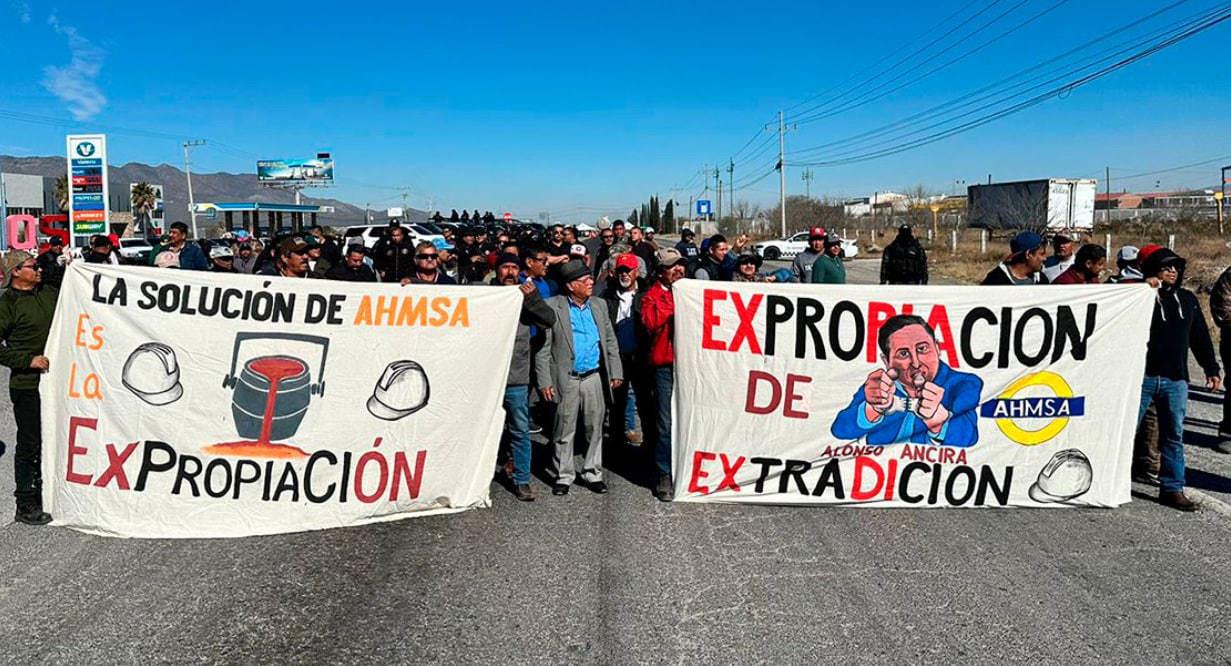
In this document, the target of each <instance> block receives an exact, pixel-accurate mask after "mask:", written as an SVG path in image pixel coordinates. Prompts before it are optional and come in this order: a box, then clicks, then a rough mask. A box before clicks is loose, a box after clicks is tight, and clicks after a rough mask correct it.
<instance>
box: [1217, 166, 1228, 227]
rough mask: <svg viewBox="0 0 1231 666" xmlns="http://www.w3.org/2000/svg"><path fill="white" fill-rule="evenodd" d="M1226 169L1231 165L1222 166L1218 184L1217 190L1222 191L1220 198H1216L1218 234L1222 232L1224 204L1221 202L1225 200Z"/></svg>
mask: <svg viewBox="0 0 1231 666" xmlns="http://www.w3.org/2000/svg"><path fill="white" fill-rule="evenodd" d="M1228 170H1231V166H1225V167H1223V168H1222V183H1221V184H1220V185H1219V187H1221V189H1220V190H1219V192H1222V198H1220V199H1219V200H1218V233H1219V234H1222V232H1223V227H1222V221H1223V206H1224V205H1226V204H1224V203H1223V202H1224V201H1226V200H1227V171H1228Z"/></svg>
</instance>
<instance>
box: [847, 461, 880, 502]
mask: <svg viewBox="0 0 1231 666" xmlns="http://www.w3.org/2000/svg"><path fill="white" fill-rule="evenodd" d="M865 471H866V472H868V473H871V474H873V475H875V476H876V485H874V486H872V487H871V488H869V489H867V490H864V488H863V478H864V473H865ZM884 483H885V470H884V469H881V466H880V465H879V464H877V462H876V460H874V459H872V458H868V457H866V456H858V457H857V458H855V485H854V487H853V488H851V499H853V500H856V501H859V502H862V501H864V500H870V499H872V498H873V497H876V496H877V495H878V494H880V490H881V486H882V485H883V484H884Z"/></svg>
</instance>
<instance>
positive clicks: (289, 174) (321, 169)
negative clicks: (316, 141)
mask: <svg viewBox="0 0 1231 666" xmlns="http://www.w3.org/2000/svg"><path fill="white" fill-rule="evenodd" d="M256 177H257V180H259V181H261V182H262V183H303V182H320V181H332V180H333V158H332V157H317V158H314V159H308V160H258V161H257V163H256Z"/></svg>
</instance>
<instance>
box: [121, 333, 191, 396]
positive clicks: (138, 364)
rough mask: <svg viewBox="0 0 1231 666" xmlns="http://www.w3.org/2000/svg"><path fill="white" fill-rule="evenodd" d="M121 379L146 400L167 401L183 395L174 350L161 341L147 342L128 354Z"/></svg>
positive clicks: (125, 385)
mask: <svg viewBox="0 0 1231 666" xmlns="http://www.w3.org/2000/svg"><path fill="white" fill-rule="evenodd" d="M121 382H122V383H123V384H124V388H126V389H128V390H129V391H132V393H133V395H135V396H137V397H138V398H141V399H142V400H144V401H145V402H147V403H149V404H151V405H155V406H162V405H169V404H171V403H173V402H175V401H176V400H179V399H180V396H182V395H184V387H183V385H181V384H180V364H179V361H178V360H177V359H176V358H175V350H173V349H171V347H169V346H167V345H164V344H163V343H161V342H146V343H144V344H142V345H140V346H138V347H137V348H136V349H134V350H133V352H132V353H131V354H129V355H128V360H127V361H125V362H124V371H123V374H122V378H121Z"/></svg>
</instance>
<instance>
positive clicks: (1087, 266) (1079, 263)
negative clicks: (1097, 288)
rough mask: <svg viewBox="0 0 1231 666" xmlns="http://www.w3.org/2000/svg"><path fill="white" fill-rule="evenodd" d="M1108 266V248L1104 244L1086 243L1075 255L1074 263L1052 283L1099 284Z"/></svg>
mask: <svg viewBox="0 0 1231 666" xmlns="http://www.w3.org/2000/svg"><path fill="white" fill-rule="evenodd" d="M1106 267H1107V250H1106V249H1104V248H1103V246H1102V245H1095V244H1093V243H1086V244H1085V245H1082V246H1081V248H1079V249H1078V250H1077V254H1075V255H1074V260H1073V265H1072V266H1069V267H1068V269H1066V270H1065V271H1064V272H1063V273H1061V274H1059V275H1057V276H1056V279H1055V280H1052V284H1098V283H1099V276H1100V275H1102V274H1103V269H1104V268H1106Z"/></svg>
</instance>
